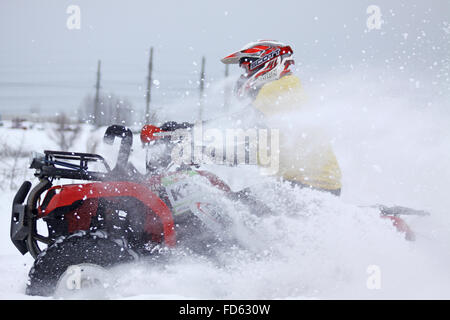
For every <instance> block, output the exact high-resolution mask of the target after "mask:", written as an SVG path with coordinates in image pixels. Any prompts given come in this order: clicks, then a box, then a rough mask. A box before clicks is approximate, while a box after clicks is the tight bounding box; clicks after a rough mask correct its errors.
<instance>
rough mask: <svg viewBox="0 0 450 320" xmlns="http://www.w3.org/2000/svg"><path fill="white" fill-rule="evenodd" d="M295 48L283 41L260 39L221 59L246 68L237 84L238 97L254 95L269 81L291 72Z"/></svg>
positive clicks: (226, 62)
mask: <svg viewBox="0 0 450 320" xmlns="http://www.w3.org/2000/svg"><path fill="white" fill-rule="evenodd" d="M293 53H294V52H293V50H292V49H291V47H290V46H287V45H285V44H283V43H281V42H278V41H273V40H258V41H256V42H251V43H249V44H247V45H246V46H244V47H243V48H242V49H241V50H239V51H236V52H234V53H232V54H230V55H228V56H226V57H225V58H223V59H222V60H221V61H222V62H223V63H225V64H239V66H240V67H242V68H244V69H245V73H244V74H242V75H241V77H240V79H239V81H238V83H237V85H236V93H237V95H238V97H247V96H253V95H254V94H256V93H257V91H258V90H259V89H260V88H261V87H262V86H263V85H264V84H265V83H267V82H270V81H274V80H278V79H280V78H281V77H282V76H284V75H286V74H289V73H290V72H291V71H290V70H289V66H290V65H291V64H294V59H293V58H292V54H293Z"/></svg>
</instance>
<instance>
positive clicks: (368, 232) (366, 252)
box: [0, 74, 450, 299]
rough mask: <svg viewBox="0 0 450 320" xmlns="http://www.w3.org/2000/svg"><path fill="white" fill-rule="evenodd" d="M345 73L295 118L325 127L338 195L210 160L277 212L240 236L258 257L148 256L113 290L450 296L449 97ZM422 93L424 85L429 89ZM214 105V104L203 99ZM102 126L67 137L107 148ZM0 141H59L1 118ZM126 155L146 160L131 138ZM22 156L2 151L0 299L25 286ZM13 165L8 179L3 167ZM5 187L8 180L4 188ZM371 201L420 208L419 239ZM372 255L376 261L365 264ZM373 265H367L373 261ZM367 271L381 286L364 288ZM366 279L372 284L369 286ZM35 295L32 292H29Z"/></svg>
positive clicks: (34, 145)
mask: <svg viewBox="0 0 450 320" xmlns="http://www.w3.org/2000/svg"><path fill="white" fill-rule="evenodd" d="M360 77H361V76H360V75H359V76H358V75H355V74H349V75H346V76H340V77H330V78H328V80H327V81H324V82H322V83H320V84H318V85H315V84H314V83H313V84H308V83H307V84H306V85H305V87H306V88H307V89H308V91H309V96H310V101H309V103H311V104H314V105H315V106H316V108H315V109H313V111H311V112H307V113H304V114H302V116H301V117H300V116H299V117H298V118H293V119H292V121H293V122H294V123H302V121H310V122H311V121H314V123H316V124H317V125H320V126H322V127H324V128H326V131H327V133H328V134H329V135H330V136H331V137H333V146H334V149H335V152H336V155H337V158H338V160H339V162H340V165H341V169H342V172H343V193H342V196H341V197H340V198H338V197H335V196H332V195H328V194H323V193H320V192H317V191H311V190H299V189H292V188H290V187H288V186H287V185H284V184H280V183H277V182H276V181H275V180H274V179H271V178H268V177H259V176H257V175H255V171H254V168H249V167H245V166H244V167H239V168H229V169H227V170H224V169H223V168H220V169H217V170H216V171H217V172H218V173H219V174H220V175H222V176H223V177H224V178H225V179H226V180H228V181H229V182H230V184H231V185H232V186H234V187H235V188H240V187H243V186H245V185H249V184H250V185H252V186H253V187H252V188H253V190H254V192H255V194H256V195H257V196H258V197H259V198H260V199H262V200H263V201H264V202H265V203H266V204H267V205H269V206H271V207H272V208H273V209H276V210H277V212H278V213H279V215H277V216H274V217H265V218H261V219H259V220H258V221H254V222H253V225H252V226H253V227H252V232H253V233H252V236H251V237H245V234H243V239H242V240H243V242H246V243H247V245H248V247H249V248H250V249H252V250H253V251H255V250H257V251H258V250H259V252H260V254H259V257H257V258H255V256H254V255H245V254H243V253H242V252H240V253H236V254H235V255H233V254H230V255H227V256H226V257H225V261H226V263H224V264H223V265H221V266H217V265H216V264H213V263H211V262H208V261H205V260H204V259H200V258H193V257H184V258H180V259H179V260H177V261H176V262H174V263H172V264H170V265H165V266H151V265H148V264H145V263H136V264H133V265H126V266H120V267H118V268H116V269H115V271H114V274H115V276H116V277H117V285H116V286H115V288H114V289H113V290H112V291H111V292H110V294H109V296H108V297H110V298H120V299H127V298H132V299H173V298H175V299H191V298H193V299H227V298H232V299H234V298H242V299H302V298H318V299H328V298H337V299H341V298H343V299H345V298H361V299H391V298H412V299H416V298H424V299H431V298H438V299H439V298H445V299H448V298H450V272H449V265H450V232H449V230H450V215H449V212H448V210H449V209H448V208H450V197H449V196H448V185H449V183H450V166H449V164H450V161H449V158H450V128H449V127H448V123H450V113H449V111H448V100H447V99H446V98H445V96H434V95H426V94H425V95H424V90H425V89H424V90H418V89H417V88H416V87H414V86H413V87H411V86H409V85H410V84H409V82H408V81H405V82H401V83H399V82H395V83H389V81H387V80H386V83H382V84H380V82H372V83H371V82H370V81H362V80H361V78H360ZM425 93H426V91H425ZM209 111H211V110H209ZM101 137H102V132H101V131H100V130H99V131H91V129H90V128H89V127H87V126H86V127H83V130H82V132H81V134H80V137H79V139H77V141H76V142H75V145H74V146H73V147H72V148H71V149H72V150H74V151H81V152H82V151H86V150H89V148H90V146H92V144H94V143H95V141H99V144H98V147H97V150H96V151H97V152H98V153H100V154H102V155H105V156H106V157H107V158H108V159H110V158H113V157H114V154H115V150H114V147H104V146H102V145H101ZM0 143H2V144H3V143H5V144H7V145H9V146H15V147H17V148H21V149H23V150H30V151H31V150H35V151H40V150H43V149H57V145H56V144H55V142H54V141H53V140H52V139H50V138H49V133H48V129H47V130H39V129H37V128H35V129H30V130H17V129H9V128H8V123H5V126H4V127H2V128H0ZM132 161H133V163H134V164H135V165H136V166H138V168H140V169H143V164H144V155H143V152H142V150H140V145H139V143H136V144H135V147H134V154H133V157H132ZM26 163H27V159H25V158H24V159H19V160H18V162H17V163H16V165H14V163H13V159H3V160H2V170H3V169H5V170H6V171H2V172H3V173H4V176H3V177H2V178H3V179H4V181H3V183H2V186H1V195H0V200H1V203H2V205H1V206H2V214H1V215H0V223H1V225H2V226H3V228H2V229H1V230H2V231H1V232H0V237H1V238H0V240H1V242H0V243H1V244H0V299H29V298H30V297H28V296H26V295H24V291H25V286H26V281H27V273H28V271H29V269H30V268H31V265H32V263H33V259H32V258H31V257H30V256H29V255H25V256H21V254H20V253H19V252H18V251H17V250H16V249H15V248H14V246H13V245H12V243H11V242H10V240H9V220H10V208H11V202H12V198H13V196H14V193H15V189H16V188H17V187H18V186H19V185H20V183H21V182H22V181H23V179H24V178H31V177H32V172H31V171H26V170H22V169H24V168H25V167H26V165H27V164H26ZM14 167H15V168H16V169H18V170H17V173H16V174H15V176H14V177H13V179H11V177H10V176H7V175H6V174H5V172H7V171H8V170H9V171H11V170H12V169H13V168H14ZM11 187H13V188H12V189H11ZM376 203H381V204H386V205H404V206H409V207H413V208H417V209H424V210H428V211H430V212H431V213H432V215H431V216H429V217H408V218H406V220H407V221H408V223H409V224H410V226H411V227H412V229H413V230H415V231H416V234H417V240H416V241H415V242H408V241H405V240H404V237H403V235H402V234H400V233H398V232H396V230H395V228H394V227H393V226H392V224H391V223H390V222H389V221H387V220H384V219H380V218H379V215H378V213H377V211H376V210H375V209H371V208H367V207H361V206H363V205H372V204H376ZM373 266H375V267H373ZM373 268H375V269H373ZM373 270H378V271H379V272H380V273H379V275H380V279H379V280H380V282H379V283H380V287H379V288H375V289H374V288H371V287H370V280H371V279H372V278H371V276H373ZM368 282H369V286H368ZM33 298H36V297H33Z"/></svg>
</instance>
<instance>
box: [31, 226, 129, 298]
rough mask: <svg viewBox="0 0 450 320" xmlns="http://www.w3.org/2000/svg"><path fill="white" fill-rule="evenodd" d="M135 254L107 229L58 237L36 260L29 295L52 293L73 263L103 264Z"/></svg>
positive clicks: (127, 260)
mask: <svg viewBox="0 0 450 320" xmlns="http://www.w3.org/2000/svg"><path fill="white" fill-rule="evenodd" d="M134 259H135V255H133V254H132V253H131V251H129V250H127V249H126V247H124V245H123V243H122V244H121V243H120V241H114V240H112V239H109V238H108V236H107V234H106V233H104V232H99V231H96V232H86V231H79V232H76V233H74V234H72V235H70V236H67V237H61V238H58V239H57V240H56V241H55V242H54V243H53V244H52V245H50V246H49V247H48V248H47V249H46V250H44V251H42V252H41V254H40V255H39V256H38V257H37V259H36V260H35V262H34V264H33V267H32V268H31V270H30V272H29V280H28V284H27V288H26V294H27V295H38V296H52V295H53V294H54V293H55V290H56V287H57V285H58V281H59V280H60V278H61V277H62V275H63V274H64V273H65V272H66V270H67V269H68V268H69V267H71V266H77V265H83V264H90V265H96V266H100V267H102V268H108V267H112V266H114V265H117V264H119V263H126V262H130V261H133V260H134Z"/></svg>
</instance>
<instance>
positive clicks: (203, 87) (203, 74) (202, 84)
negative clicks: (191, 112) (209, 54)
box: [198, 56, 205, 120]
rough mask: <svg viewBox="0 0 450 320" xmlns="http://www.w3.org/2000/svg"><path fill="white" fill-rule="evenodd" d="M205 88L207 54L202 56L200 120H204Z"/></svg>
mask: <svg viewBox="0 0 450 320" xmlns="http://www.w3.org/2000/svg"><path fill="white" fill-rule="evenodd" d="M204 90H205V56H203V57H202V69H201V72H200V99H199V114H198V118H199V120H202V118H203V100H204V95H203V92H204Z"/></svg>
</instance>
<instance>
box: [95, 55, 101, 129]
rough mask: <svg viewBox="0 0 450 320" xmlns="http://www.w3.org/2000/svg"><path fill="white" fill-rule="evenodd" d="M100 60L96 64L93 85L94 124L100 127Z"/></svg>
mask: <svg viewBox="0 0 450 320" xmlns="http://www.w3.org/2000/svg"><path fill="white" fill-rule="evenodd" d="M101 63H102V62H101V60H98V64H97V83H96V85H95V100H94V125H95V126H96V127H100V68H101Z"/></svg>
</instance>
